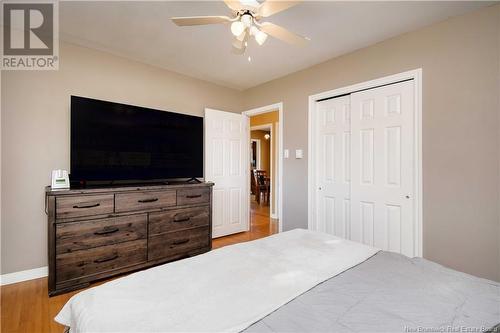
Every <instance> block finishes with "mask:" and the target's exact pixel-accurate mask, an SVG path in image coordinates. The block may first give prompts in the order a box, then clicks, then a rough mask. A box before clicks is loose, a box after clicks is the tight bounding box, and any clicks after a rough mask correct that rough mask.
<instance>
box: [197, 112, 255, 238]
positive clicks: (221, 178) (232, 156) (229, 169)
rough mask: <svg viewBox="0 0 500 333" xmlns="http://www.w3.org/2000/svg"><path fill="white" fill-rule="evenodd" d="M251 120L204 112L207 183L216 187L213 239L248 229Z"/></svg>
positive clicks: (230, 114) (243, 117)
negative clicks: (210, 182) (249, 125)
mask: <svg viewBox="0 0 500 333" xmlns="http://www.w3.org/2000/svg"><path fill="white" fill-rule="evenodd" d="M248 133H249V130H248V117H247V116H245V115H242V114H237V113H231V112H223V111H218V110H212V109H205V180H206V181H212V182H214V183H215V186H214V188H213V197H212V200H213V210H212V225H213V231H212V236H213V237H220V236H225V235H229V234H233V233H237V232H241V231H247V230H248V226H249V224H248V221H249V202H250V198H249V189H248V188H247V187H248V186H247V184H248V178H249V174H248V170H249V168H250V162H249V153H248V142H250V138H249V134H248Z"/></svg>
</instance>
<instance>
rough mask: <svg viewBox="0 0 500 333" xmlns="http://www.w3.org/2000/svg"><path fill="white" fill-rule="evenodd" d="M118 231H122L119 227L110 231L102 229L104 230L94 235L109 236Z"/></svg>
mask: <svg viewBox="0 0 500 333" xmlns="http://www.w3.org/2000/svg"><path fill="white" fill-rule="evenodd" d="M118 230H120V228H117V227H114V228H110V229H106V228H104V229H102V230H99V231H96V232H94V235H107V234H113V233H115V232H117V231H118Z"/></svg>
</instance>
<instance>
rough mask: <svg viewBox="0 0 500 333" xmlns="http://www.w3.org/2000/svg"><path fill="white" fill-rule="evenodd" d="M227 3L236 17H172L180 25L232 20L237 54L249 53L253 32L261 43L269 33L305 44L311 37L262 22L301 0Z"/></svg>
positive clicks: (228, 21)
mask: <svg viewBox="0 0 500 333" xmlns="http://www.w3.org/2000/svg"><path fill="white" fill-rule="evenodd" d="M224 3H225V4H226V5H227V6H228V7H229V9H231V11H232V12H233V15H232V17H228V16H191V17H172V18H171V20H172V21H173V22H174V23H175V24H177V25H178V26H190V25H205V24H229V23H231V33H232V34H233V35H234V37H235V38H234V41H233V44H232V46H233V53H235V54H244V53H245V50H246V48H247V45H248V39H249V38H250V36H253V37H254V38H255V41H256V42H257V44H259V45H262V44H264V42H265V41H266V39H267V36H268V35H270V36H273V37H275V38H277V39H280V40H282V41H285V42H287V43H289V44H293V45H299V46H302V45H304V44H305V43H306V42H307V41H308V40H309V38H307V37H303V36H300V35H297V34H294V33H292V32H290V31H288V30H287V29H285V28H283V27H280V26H279V25H276V24H273V23H270V22H260V20H261V19H263V18H267V17H269V16H271V15H274V14H276V13H279V12H281V11H284V10H286V9H288V8H290V7H293V6H295V5H297V4H298V3H300V1H271V0H267V1H264V2H262V3H260V2H258V1H256V0H240V1H230V0H224Z"/></svg>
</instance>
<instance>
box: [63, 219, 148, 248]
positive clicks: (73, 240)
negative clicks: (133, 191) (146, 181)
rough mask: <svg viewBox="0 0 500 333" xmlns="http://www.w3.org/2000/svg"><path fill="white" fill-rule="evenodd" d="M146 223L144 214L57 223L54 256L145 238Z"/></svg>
mask: <svg viewBox="0 0 500 333" xmlns="http://www.w3.org/2000/svg"><path fill="white" fill-rule="evenodd" d="M147 223H148V222H147V215H146V214H141V215H131V216H121V217H113V218H107V219H99V220H91V221H82V222H70V223H59V224H57V225H56V254H62V253H67V252H74V251H78V250H85V249H89V248H93V247H98V246H104V245H112V244H117V243H122V242H128V241H132V240H136V239H143V238H146V237H147Z"/></svg>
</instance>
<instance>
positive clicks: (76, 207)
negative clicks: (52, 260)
mask: <svg viewBox="0 0 500 333" xmlns="http://www.w3.org/2000/svg"><path fill="white" fill-rule="evenodd" d="M100 205H101V204H100V203H96V204H92V205H85V206H78V205H75V206H73V208H75V209H82V208H94V207H99V206H100Z"/></svg>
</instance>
